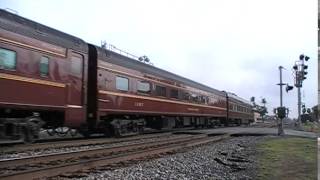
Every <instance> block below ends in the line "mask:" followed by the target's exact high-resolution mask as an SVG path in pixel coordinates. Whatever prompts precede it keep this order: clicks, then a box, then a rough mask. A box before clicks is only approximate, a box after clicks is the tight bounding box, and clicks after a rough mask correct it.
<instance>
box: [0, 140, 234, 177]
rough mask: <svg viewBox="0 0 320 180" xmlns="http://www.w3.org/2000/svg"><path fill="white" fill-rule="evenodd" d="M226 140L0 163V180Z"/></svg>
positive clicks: (158, 143)
mask: <svg viewBox="0 0 320 180" xmlns="http://www.w3.org/2000/svg"><path fill="white" fill-rule="evenodd" d="M227 137H229V136H228V135H221V136H215V137H208V136H207V135H203V134H202V135H186V136H180V137H173V138H160V139H159V140H157V141H154V142H147V143H145V142H141V143H136V144H132V145H123V146H118V147H110V148H96V149H90V150H86V151H77V152H68V153H59V154H51V155H45V156H36V157H29V158H20V159H9V160H1V161H0V174H1V175H0V179H19V178H20V179H33V178H47V177H53V176H59V175H62V174H65V173H70V172H75V171H83V170H88V169H92V168H97V167H101V166H112V165H114V164H117V163H121V162H128V161H132V160H139V159H145V158H150V156H151V157H152V156H155V155H159V154H163V153H169V152H174V151H177V150H181V149H185V148H188V147H192V146H197V145H201V144H205V143H209V142H215V141H219V140H222V139H225V138H227Z"/></svg>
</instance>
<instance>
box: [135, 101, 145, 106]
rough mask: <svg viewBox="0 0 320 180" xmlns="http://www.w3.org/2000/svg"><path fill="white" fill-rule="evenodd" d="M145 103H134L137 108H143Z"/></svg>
mask: <svg viewBox="0 0 320 180" xmlns="http://www.w3.org/2000/svg"><path fill="white" fill-rule="evenodd" d="M143 105H144V104H143V103H142V102H134V106H136V107H143Z"/></svg>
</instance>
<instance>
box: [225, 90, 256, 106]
mask: <svg viewBox="0 0 320 180" xmlns="http://www.w3.org/2000/svg"><path fill="white" fill-rule="evenodd" d="M227 93H228V97H229V98H230V99H231V100H233V101H237V102H241V103H243V104H246V105H250V106H252V105H251V103H250V101H248V100H245V99H243V98H241V97H239V96H237V95H236V94H235V93H231V92H227Z"/></svg>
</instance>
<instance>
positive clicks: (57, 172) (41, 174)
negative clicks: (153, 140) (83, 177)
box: [0, 135, 229, 180]
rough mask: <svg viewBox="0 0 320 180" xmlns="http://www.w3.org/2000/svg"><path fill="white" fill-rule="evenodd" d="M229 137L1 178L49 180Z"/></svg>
mask: <svg viewBox="0 0 320 180" xmlns="http://www.w3.org/2000/svg"><path fill="white" fill-rule="evenodd" d="M228 137H229V136H228V135H222V136H215V137H203V138H198V139H192V140H189V141H187V142H180V143H174V144H171V145H168V146H164V147H155V148H148V149H143V150H139V151H133V152H128V153H126V154H119V155H114V156H107V157H100V158H97V159H91V160H84V161H79V162H74V163H70V164H62V165H57V166H53V167H46V168H41V169H35V170H27V171H23V172H18V173H14V174H5V175H1V176H0V178H4V179H8V180H11V179H34V178H48V177H53V176H58V175H61V174H63V173H70V172H75V171H81V170H87V169H92V168H96V167H99V166H108V165H112V164H117V163H120V162H125V161H130V160H135V159H143V158H146V157H149V156H154V155H158V154H164V153H169V152H174V151H177V150H181V149H184V148H189V147H193V146H197V145H201V144H206V143H210V142H216V141H220V140H223V139H226V138H228Z"/></svg>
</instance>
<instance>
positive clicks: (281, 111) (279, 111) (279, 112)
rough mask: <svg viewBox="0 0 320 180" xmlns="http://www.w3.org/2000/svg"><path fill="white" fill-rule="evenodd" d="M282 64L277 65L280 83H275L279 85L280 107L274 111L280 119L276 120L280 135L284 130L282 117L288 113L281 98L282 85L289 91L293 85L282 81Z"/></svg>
mask: <svg viewBox="0 0 320 180" xmlns="http://www.w3.org/2000/svg"><path fill="white" fill-rule="evenodd" d="M282 69H283V67H282V66H279V72H280V83H279V84H277V85H279V86H280V107H278V108H277V109H275V113H276V114H277V116H278V119H279V120H280V121H278V135H279V136H282V135H284V130H283V118H285V117H286V116H287V114H288V109H287V108H286V107H284V106H283V100H282V86H284V85H287V87H286V91H287V92H288V91H290V90H292V89H293V86H289V85H288V84H286V83H283V82H282Z"/></svg>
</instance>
